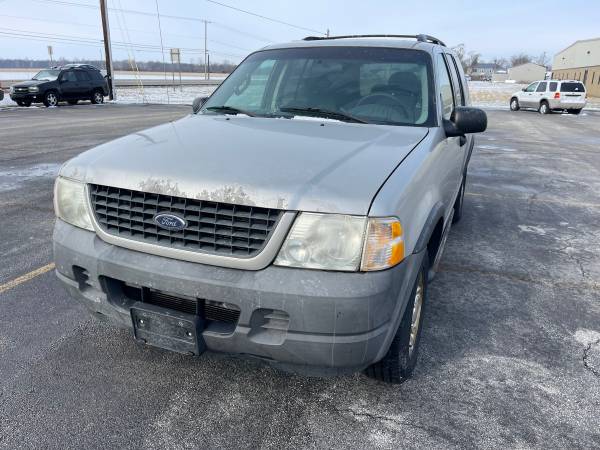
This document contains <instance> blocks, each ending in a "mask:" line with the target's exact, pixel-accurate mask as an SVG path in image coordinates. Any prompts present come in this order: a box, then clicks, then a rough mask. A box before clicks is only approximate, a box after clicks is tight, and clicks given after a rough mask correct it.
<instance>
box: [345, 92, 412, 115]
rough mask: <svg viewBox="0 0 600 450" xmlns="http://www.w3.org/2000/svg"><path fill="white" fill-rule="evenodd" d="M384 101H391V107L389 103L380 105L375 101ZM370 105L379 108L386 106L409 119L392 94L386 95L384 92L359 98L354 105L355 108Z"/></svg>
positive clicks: (401, 105) (404, 108) (402, 106)
mask: <svg viewBox="0 0 600 450" xmlns="http://www.w3.org/2000/svg"><path fill="white" fill-rule="evenodd" d="M378 98H380V99H385V100H391V101H392V103H393V105H390V104H389V103H380V102H379V101H378V100H377V99H378ZM372 103H376V104H379V106H388V107H389V108H393V109H394V112H398V110H400V112H401V113H402V114H403V115H404V116H406V117H409V115H408V110H407V109H406V107H405V106H404V105H403V104H402V103H400V100H398V99H397V98H396V97H394V96H393V95H392V94H387V93H385V92H378V93H376V94H369V95H367V96H365V97H363V98H361V99H360V100H359V101H358V103H357V104H356V106H355V108H356V107H358V106H363V105H369V104H372Z"/></svg>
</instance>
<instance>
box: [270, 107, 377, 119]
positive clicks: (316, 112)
mask: <svg viewBox="0 0 600 450" xmlns="http://www.w3.org/2000/svg"><path fill="white" fill-rule="evenodd" d="M279 110H280V111H282V112H289V113H293V114H298V115H306V116H314V117H325V118H327V119H335V120H342V121H344V122H355V123H370V122H368V121H366V120H364V119H359V118H358V117H354V116H352V115H350V114H347V113H343V112H340V111H329V110H327V109H322V108H296V107H293V106H289V107H287V106H284V107H283V108H279Z"/></svg>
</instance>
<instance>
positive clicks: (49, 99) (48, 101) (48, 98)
mask: <svg viewBox="0 0 600 450" xmlns="http://www.w3.org/2000/svg"><path fill="white" fill-rule="evenodd" d="M44 106H46V108H49V107H51V106H58V94H57V93H56V92H55V91H50V92H46V94H44Z"/></svg>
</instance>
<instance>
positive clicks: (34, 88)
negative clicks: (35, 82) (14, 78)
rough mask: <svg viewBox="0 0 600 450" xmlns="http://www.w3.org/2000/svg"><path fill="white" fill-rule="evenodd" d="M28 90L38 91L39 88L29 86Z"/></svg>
mask: <svg viewBox="0 0 600 450" xmlns="http://www.w3.org/2000/svg"><path fill="white" fill-rule="evenodd" d="M29 92H40V88H39V87H37V86H29Z"/></svg>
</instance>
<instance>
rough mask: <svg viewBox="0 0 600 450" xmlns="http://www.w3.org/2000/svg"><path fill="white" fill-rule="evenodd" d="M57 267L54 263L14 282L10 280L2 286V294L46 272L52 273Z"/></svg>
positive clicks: (0, 292)
mask: <svg viewBox="0 0 600 450" xmlns="http://www.w3.org/2000/svg"><path fill="white" fill-rule="evenodd" d="M54 267H55V265H54V263H50V264H46V265H45V266H42V267H40V268H39V269H35V270H32V271H31V272H29V273H26V274H25V275H21V276H20V277H17V278H15V279H14V280H10V281H8V282H6V283H4V284H0V294H2V293H3V292H6V291H8V290H9V289H12V288H14V287H17V286H18V285H20V284H23V283H25V282H26V281H29V280H32V279H34V278H35V277H37V276H39V275H43V274H45V273H46V272H50V271H51V270H53V269H54Z"/></svg>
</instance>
